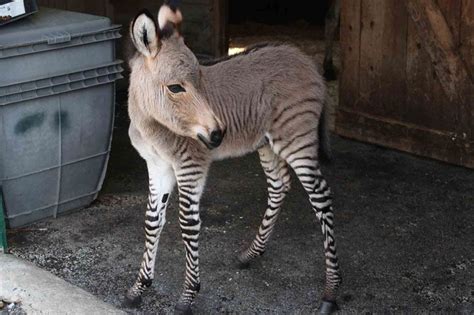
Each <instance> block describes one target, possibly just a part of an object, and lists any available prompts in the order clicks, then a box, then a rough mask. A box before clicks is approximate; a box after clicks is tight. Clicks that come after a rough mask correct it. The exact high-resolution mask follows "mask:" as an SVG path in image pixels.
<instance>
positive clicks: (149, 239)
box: [126, 165, 174, 305]
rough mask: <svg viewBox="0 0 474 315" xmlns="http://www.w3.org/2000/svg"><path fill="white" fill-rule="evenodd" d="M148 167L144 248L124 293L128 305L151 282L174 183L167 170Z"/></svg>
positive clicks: (136, 301)
mask: <svg viewBox="0 0 474 315" xmlns="http://www.w3.org/2000/svg"><path fill="white" fill-rule="evenodd" d="M148 169H149V185H148V186H149V193H148V203H147V210H146V212H145V250H144V253H143V258H142V262H141V265H140V271H139V272H138V277H137V280H136V281H135V283H134V284H133V286H132V287H131V288H130V289H129V290H128V292H127V294H126V303H127V304H130V305H136V304H138V303H139V302H140V301H141V295H142V293H143V291H145V289H146V288H148V287H149V286H151V284H152V282H153V278H154V275H155V260H156V253H157V251H158V243H159V241H160V235H161V231H162V230H163V226H164V225H165V223H166V207H167V206H168V201H169V196H170V193H171V189H172V188H173V185H174V178H173V177H172V176H170V174H169V172H167V173H163V172H162V171H161V170H157V169H156V167H154V166H153V165H148ZM163 175H164V176H163ZM171 175H172V174H171Z"/></svg>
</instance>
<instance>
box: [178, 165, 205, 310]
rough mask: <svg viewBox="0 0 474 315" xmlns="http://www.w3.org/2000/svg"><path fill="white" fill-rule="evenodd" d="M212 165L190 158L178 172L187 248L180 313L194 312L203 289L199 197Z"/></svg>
mask: <svg viewBox="0 0 474 315" xmlns="http://www.w3.org/2000/svg"><path fill="white" fill-rule="evenodd" d="M207 171H208V165H201V164H200V163H197V162H193V161H189V162H185V163H183V164H182V165H180V167H179V168H178V169H176V170H175V172H176V180H177V182H178V190H179V208H180V210H179V224H180V227H181V236H182V238H183V242H184V246H185V249H186V274H185V280H184V290H183V293H182V294H181V296H180V298H179V301H178V304H177V305H176V309H175V313H176V314H192V311H191V304H192V302H193V300H194V297H195V296H196V294H197V293H198V292H199V289H200V286H201V282H200V279H199V252H198V241H199V232H200V229H201V219H200V217H199V200H200V199H201V195H202V192H203V189H204V184H205V180H206V176H207Z"/></svg>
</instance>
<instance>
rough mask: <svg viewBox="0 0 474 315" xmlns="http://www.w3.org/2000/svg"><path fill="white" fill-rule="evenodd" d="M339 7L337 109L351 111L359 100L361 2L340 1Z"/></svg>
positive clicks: (352, 0)
mask: <svg viewBox="0 0 474 315" xmlns="http://www.w3.org/2000/svg"><path fill="white" fill-rule="evenodd" d="M341 5H342V6H341V26H340V29H341V30H340V32H341V33H340V45H341V66H342V67H341V76H340V83H339V102H340V104H339V107H340V108H347V109H353V108H356V107H357V103H358V98H359V58H360V55H359V52H360V25H361V21H360V13H361V12H360V8H361V0H351V1H342V4H341ZM336 119H337V118H336Z"/></svg>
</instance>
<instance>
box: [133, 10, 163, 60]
mask: <svg viewBox="0 0 474 315" xmlns="http://www.w3.org/2000/svg"><path fill="white" fill-rule="evenodd" d="M131 33H132V34H131V35H132V40H133V43H134V44H135V47H136V48H137V50H138V51H139V52H140V53H142V54H143V55H145V56H147V57H153V56H155V55H156V53H157V52H158V36H157V32H156V26H155V22H154V21H153V20H152V19H151V18H150V17H149V16H148V15H147V14H145V13H142V14H140V15H139V16H138V17H137V18H136V19H135V21H134V22H133V24H132V29H131Z"/></svg>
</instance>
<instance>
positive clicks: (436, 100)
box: [401, 19, 458, 132]
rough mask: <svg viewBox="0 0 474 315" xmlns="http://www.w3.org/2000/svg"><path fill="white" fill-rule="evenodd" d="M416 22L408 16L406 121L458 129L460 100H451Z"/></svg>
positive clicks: (442, 128) (428, 126) (444, 128)
mask: <svg viewBox="0 0 474 315" xmlns="http://www.w3.org/2000/svg"><path fill="white" fill-rule="evenodd" d="M423 40H424V39H422V38H420V36H419V35H418V33H417V30H416V27H415V24H414V22H413V21H412V20H411V19H409V20H408V37H407V64H406V65H407V66H406V72H407V89H408V90H407V107H406V110H405V111H404V112H403V113H402V118H401V119H402V121H404V122H406V123H410V124H414V125H417V126H421V127H425V128H429V129H432V130H438V131H443V132H454V128H455V126H456V124H457V115H458V113H457V112H456V109H457V108H458V107H457V106H456V104H454V103H453V102H450V101H449V99H448V97H447V96H446V94H445V93H444V91H443V88H442V86H441V83H440V82H439V79H438V77H437V75H436V72H435V70H434V68H433V64H432V61H431V58H430V56H429V54H428V53H427V52H426V51H425V50H424V49H423V45H422V41H423Z"/></svg>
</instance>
